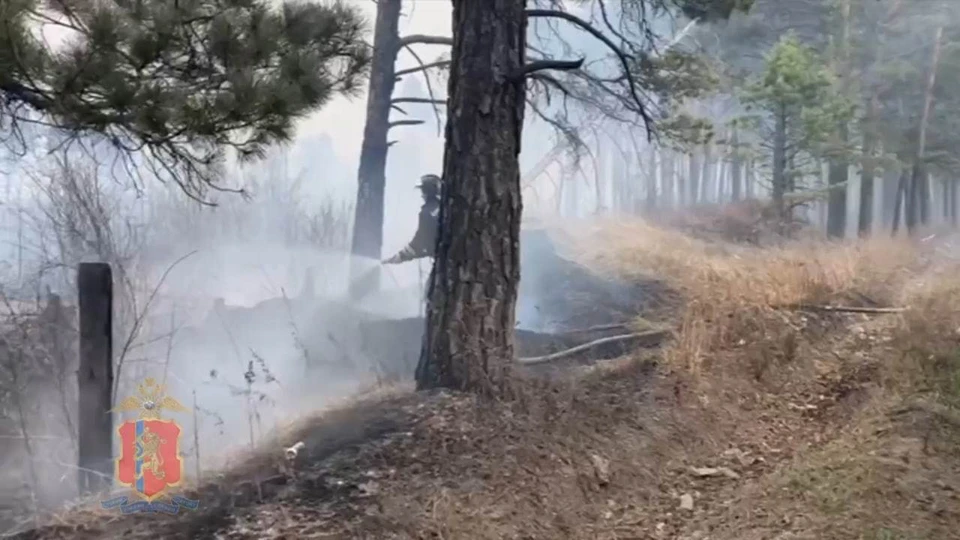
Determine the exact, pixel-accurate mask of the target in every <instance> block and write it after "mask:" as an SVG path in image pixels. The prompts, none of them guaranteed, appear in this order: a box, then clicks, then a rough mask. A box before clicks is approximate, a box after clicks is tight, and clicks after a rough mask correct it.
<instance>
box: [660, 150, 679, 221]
mask: <svg viewBox="0 0 960 540" xmlns="http://www.w3.org/2000/svg"><path fill="white" fill-rule="evenodd" d="M660 160H661V163H660V172H661V175H662V177H661V178H660V182H661V184H660V185H661V186H663V196H662V198H663V207H664V208H673V206H674V202H675V201H676V198H675V193H674V189H673V176H674V165H675V164H674V153H673V152H671V151H670V150H668V149H666V148H663V149H661V150H660Z"/></svg>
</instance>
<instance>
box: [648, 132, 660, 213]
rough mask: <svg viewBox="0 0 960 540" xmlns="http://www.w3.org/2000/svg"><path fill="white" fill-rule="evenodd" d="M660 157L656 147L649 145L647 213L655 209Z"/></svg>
mask: <svg viewBox="0 0 960 540" xmlns="http://www.w3.org/2000/svg"><path fill="white" fill-rule="evenodd" d="M660 159H661V158H660V157H659V156H658V155H657V147H656V146H654V145H652V144H651V145H650V161H649V162H648V165H647V171H648V172H647V198H646V209H647V212H648V213H650V212H653V211H654V210H656V209H657V176H659V173H660Z"/></svg>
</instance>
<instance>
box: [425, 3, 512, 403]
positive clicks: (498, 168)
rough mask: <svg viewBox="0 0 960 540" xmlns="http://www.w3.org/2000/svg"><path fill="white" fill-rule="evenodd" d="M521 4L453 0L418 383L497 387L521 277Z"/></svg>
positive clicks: (488, 390) (491, 390)
mask: <svg viewBox="0 0 960 540" xmlns="http://www.w3.org/2000/svg"><path fill="white" fill-rule="evenodd" d="M525 3H526V2H525V0H485V1H484V2H477V1H476V0H454V2H453V50H452V55H451V59H452V60H451V65H450V78H449V85H448V96H449V98H448V101H447V118H448V120H447V127H446V146H445V149H444V160H443V171H444V178H445V180H446V185H445V189H444V191H443V198H442V202H441V209H440V231H439V238H438V242H437V255H436V259H435V262H434V268H433V271H432V273H431V276H430V284H429V294H428V307H427V323H426V332H425V334H424V346H423V350H422V352H421V357H420V363H419V365H418V367H417V386H418V388H430V387H448V388H454V389H471V390H474V391H478V392H480V393H482V394H495V393H497V392H499V391H501V390H503V387H504V384H505V383H506V381H507V380H508V378H509V371H510V366H511V365H512V364H513V359H514V321H515V306H516V300H517V289H518V285H519V282H520V251H519V244H520V217H521V210H522V205H521V201H520V168H519V162H518V158H519V154H520V142H521V141H520V135H521V130H522V128H523V115H524V98H525V82H524V80H523V79H522V78H516V77H511V74H514V73H517V70H518V69H519V68H521V67H522V66H523V63H524V50H525V38H526V17H525V15H524V7H525Z"/></svg>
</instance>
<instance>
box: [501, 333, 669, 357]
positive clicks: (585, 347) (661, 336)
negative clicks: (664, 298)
mask: <svg viewBox="0 0 960 540" xmlns="http://www.w3.org/2000/svg"><path fill="white" fill-rule="evenodd" d="M672 332H673V331H672V330H670V329H658V330H649V331H646V332H634V333H631V334H620V335H616V336H609V337H605V338H600V339H595V340H593V341H589V342H587V343H583V344H581V345H577V346H576V347H571V348H569V349H566V350H563V351H558V352H555V353H552V354H545V355H543V356H533V357H527V358H517V360H516V361H517V363H519V364H524V365H533V364H544V363H547V362H554V361H556V360H562V359H564V358H569V357H571V356H574V355H576V354H578V353H582V352H585V351H589V350H592V349H597V348H600V347H605V346H611V345H617V346H620V347H624V348H626V347H628V346H630V345H634V344H636V343H637V342H641V341H643V342H646V343H647V346H656V345H659V344H660V343H661V342H663V341H664V340H666V339H667V338H668V337H669V336H670V335H671V333H672Z"/></svg>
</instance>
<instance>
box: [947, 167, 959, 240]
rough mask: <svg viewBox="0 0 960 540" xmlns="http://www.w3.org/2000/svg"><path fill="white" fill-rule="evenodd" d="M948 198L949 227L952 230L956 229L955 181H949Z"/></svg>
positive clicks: (953, 179)
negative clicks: (952, 228)
mask: <svg viewBox="0 0 960 540" xmlns="http://www.w3.org/2000/svg"><path fill="white" fill-rule="evenodd" d="M948 198H949V199H950V225H951V226H953V227H954V228H956V227H957V179H956V178H952V179H950V191H949V195H948Z"/></svg>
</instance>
